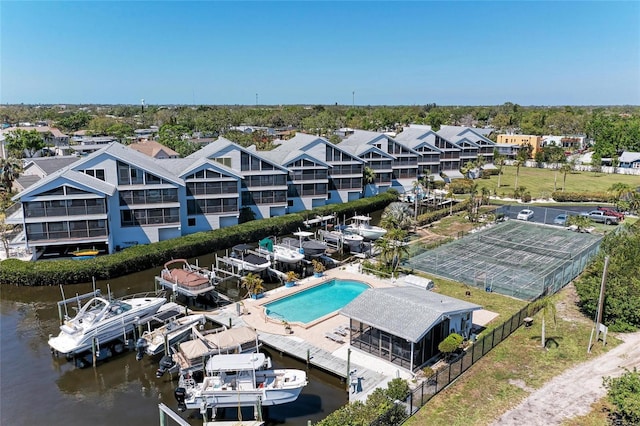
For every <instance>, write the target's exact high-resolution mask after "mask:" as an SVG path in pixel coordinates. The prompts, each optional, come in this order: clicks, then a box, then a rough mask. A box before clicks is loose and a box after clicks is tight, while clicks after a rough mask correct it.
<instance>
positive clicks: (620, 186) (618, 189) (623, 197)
mask: <svg viewBox="0 0 640 426" xmlns="http://www.w3.org/2000/svg"><path fill="white" fill-rule="evenodd" d="M609 191H611V192H613V194H614V202H615V205H616V207H617V208H618V209H620V208H621V204H622V203H623V202H625V201H627V200H629V199H631V197H632V196H633V193H634V190H633V187H632V186H631V185H629V184H626V183H622V182H616V183H614V184H613V185H611V187H610V188H609Z"/></svg>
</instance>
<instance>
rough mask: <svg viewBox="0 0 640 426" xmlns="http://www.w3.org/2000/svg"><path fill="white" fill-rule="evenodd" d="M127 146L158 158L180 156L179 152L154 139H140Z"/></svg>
mask: <svg viewBox="0 0 640 426" xmlns="http://www.w3.org/2000/svg"><path fill="white" fill-rule="evenodd" d="M129 148H131V149H134V150H136V151H138V152H141V153H143V154H145V155H148V156H149V157H152V158H156V159H158V160H163V159H167V158H180V154H178V153H177V152H175V151H174V150H172V149H171V148H168V147H166V146H164V145H162V144H161V143H159V142H156V141H150V140H142V141H140V142H135V143H132V144H130V145H129Z"/></svg>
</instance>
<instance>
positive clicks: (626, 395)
mask: <svg viewBox="0 0 640 426" xmlns="http://www.w3.org/2000/svg"><path fill="white" fill-rule="evenodd" d="M603 382H604V386H605V387H606V388H607V398H608V399H609V400H610V401H611V402H612V403H613V404H614V405H615V407H616V412H615V415H616V417H618V419H616V420H618V421H617V422H615V423H616V424H618V423H621V424H628V425H638V424H640V373H639V372H638V370H637V369H635V368H634V369H633V371H628V370H627V372H626V373H624V374H623V375H622V376H620V377H618V378H611V377H605V378H604V380H603ZM620 421H621V422H620Z"/></svg>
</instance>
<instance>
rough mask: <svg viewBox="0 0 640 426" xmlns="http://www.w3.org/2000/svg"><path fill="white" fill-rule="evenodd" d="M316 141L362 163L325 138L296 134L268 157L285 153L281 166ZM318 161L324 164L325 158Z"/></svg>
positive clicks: (356, 157)
mask: <svg viewBox="0 0 640 426" xmlns="http://www.w3.org/2000/svg"><path fill="white" fill-rule="evenodd" d="M318 141H319V142H321V143H323V144H325V145H328V146H332V147H334V148H335V149H337V150H338V151H342V152H344V153H345V154H348V155H350V156H352V157H353V159H354V160H355V161H359V162H362V163H364V160H362V159H361V158H358V156H357V155H354V154H353V153H352V152H349V151H346V150H345V149H344V148H343V147H341V146H340V144H339V145H334V144H332V143H331V142H329V141H328V140H326V139H325V138H322V137H320V136H314V135H308V134H306V133H296V135H295V136H294V137H292V138H291V139H289V140H287V141H282V143H280V144H279V145H278V146H277V147H276V148H274V149H273V150H271V151H270V152H271V153H272V154H270V155H283V154H282V153H287V154H286V155H285V156H284V161H282V164H284V163H286V162H287V161H290V160H291V159H293V158H294V157H296V156H297V153H296V151H303V152H307V147H308V146H309V145H311V144H313V143H315V142H318ZM319 160H321V161H322V162H325V161H326V158H325V157H323V158H319Z"/></svg>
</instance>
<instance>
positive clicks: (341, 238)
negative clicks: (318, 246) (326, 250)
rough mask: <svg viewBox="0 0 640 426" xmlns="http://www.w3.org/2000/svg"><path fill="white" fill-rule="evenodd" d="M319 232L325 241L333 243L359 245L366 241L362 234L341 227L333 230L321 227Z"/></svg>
mask: <svg viewBox="0 0 640 426" xmlns="http://www.w3.org/2000/svg"><path fill="white" fill-rule="evenodd" d="M318 233H319V234H320V236H321V237H322V239H323V240H324V241H327V242H330V243H333V244H337V243H342V244H346V245H348V246H349V247H359V246H360V244H362V243H363V242H364V237H363V236H362V235H358V234H352V233H351V232H348V231H343V230H341V229H340V228H337V229H334V230H331V231H327V230H322V229H319V230H318Z"/></svg>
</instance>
